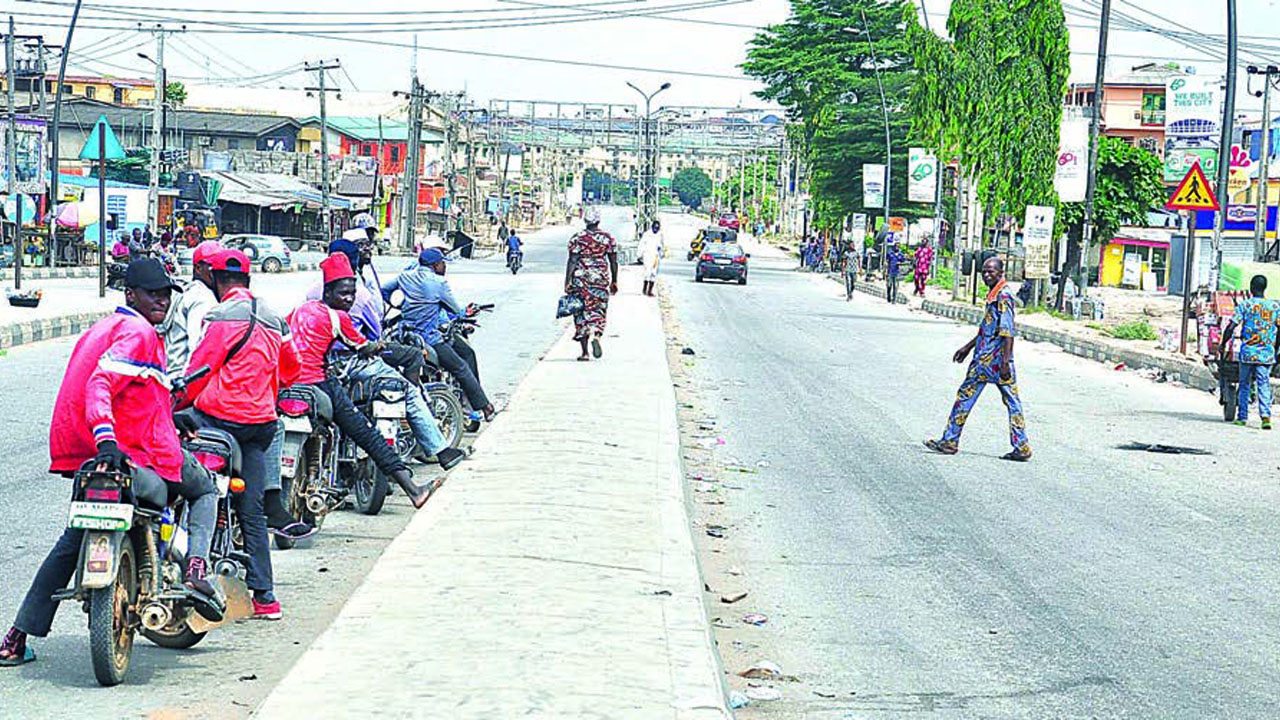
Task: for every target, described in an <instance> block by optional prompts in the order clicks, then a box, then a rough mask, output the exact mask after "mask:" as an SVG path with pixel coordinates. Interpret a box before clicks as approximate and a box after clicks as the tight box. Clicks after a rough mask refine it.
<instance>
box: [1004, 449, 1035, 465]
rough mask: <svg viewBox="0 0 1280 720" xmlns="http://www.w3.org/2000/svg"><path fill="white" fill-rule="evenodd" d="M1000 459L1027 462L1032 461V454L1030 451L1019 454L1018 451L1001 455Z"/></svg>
mask: <svg viewBox="0 0 1280 720" xmlns="http://www.w3.org/2000/svg"><path fill="white" fill-rule="evenodd" d="M1000 459H1001V460H1008V461H1009V462H1026V461H1028V460H1030V459H1031V453H1030V452H1029V451H1028V452H1018V451H1017V450H1010V451H1009V452H1007V453H1005V454H1004V455H1001V456H1000Z"/></svg>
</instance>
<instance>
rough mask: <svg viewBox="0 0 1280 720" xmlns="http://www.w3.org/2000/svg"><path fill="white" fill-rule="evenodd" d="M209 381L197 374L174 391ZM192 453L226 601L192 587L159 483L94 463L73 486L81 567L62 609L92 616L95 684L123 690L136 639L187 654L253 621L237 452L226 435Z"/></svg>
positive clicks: (190, 444)
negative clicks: (233, 624) (227, 628)
mask: <svg viewBox="0 0 1280 720" xmlns="http://www.w3.org/2000/svg"><path fill="white" fill-rule="evenodd" d="M207 372H208V368H202V369H201V370H200V371H198V372H197V373H195V374H193V375H192V376H190V377H189V378H187V379H186V381H185V382H183V381H180V382H179V383H177V385H178V386H179V387H185V385H186V382H189V381H190V380H193V379H195V378H197V377H199V376H201V375H203V374H205V373H207ZM185 444H186V447H187V448H188V449H189V451H191V452H192V453H193V454H195V455H196V457H197V458H198V459H199V460H200V462H201V463H202V464H203V465H204V466H205V467H206V469H208V470H210V472H211V473H212V474H213V477H214V480H215V483H216V485H217V487H218V505H217V507H218V513H217V523H216V525H215V528H214V535H213V543H212V547H211V549H210V558H209V559H210V561H211V562H212V565H213V568H214V571H215V574H214V576H213V577H211V578H210V580H211V582H213V583H214V584H215V585H216V586H217V587H218V588H219V590H220V591H221V593H222V594H223V596H224V598H225V605H224V607H223V608H221V609H220V608H219V603H218V600H217V599H216V598H209V597H207V596H204V595H202V594H200V593H198V592H196V591H194V590H192V589H191V588H189V587H187V586H186V585H185V584H184V582H183V578H184V577H185V576H186V550H187V530H186V528H187V526H188V514H189V513H188V508H187V507H186V504H185V503H184V502H183V501H182V499H181V498H180V497H179V498H177V499H175V500H174V502H172V503H169V502H168V497H167V488H165V487H163V485H162V483H163V482H164V481H163V480H159V481H158V482H159V483H161V485H160V486H157V485H156V482H157V481H156V480H154V479H152V480H150V481H148V482H146V483H141V482H135V478H136V477H137V475H136V472H132V473H131V472H121V471H114V470H113V471H105V472H98V470H97V468H96V466H95V464H94V461H92V460H91V461H89V462H87V463H85V464H84V465H83V466H82V467H81V469H80V471H79V472H77V473H76V475H75V477H74V483H73V489H72V498H71V507H70V510H69V512H68V518H67V526H68V527H70V528H74V529H77V530H83V531H84V536H83V539H82V540H81V545H80V558H79V560H78V561H77V569H76V574H75V577H74V579H73V581H72V584H71V587H69V588H67V589H65V590H61V591H59V592H57V593H54V595H53V599H54V600H57V601H63V600H77V601H79V602H80V603H81V604H82V606H83V607H84V610H85V612H86V613H88V615H89V652H90V657H91V658H92V662H93V672H94V676H95V677H96V678H97V680H98V683H99V684H101V685H104V686H112V685H118V684H119V683H121V682H122V681H123V680H124V678H125V675H126V674H127V673H128V670H129V664H130V661H131V659H132V655H133V639H134V635H135V633H137V632H141V634H142V635H143V636H144V637H146V638H148V639H149V640H151V641H152V642H154V643H155V644H157V645H160V646H161V647H166V648H189V647H192V646H194V645H195V644H196V643H198V642H200V641H201V640H202V639H204V636H205V634H207V633H208V631H209V630H210V629H212V628H213V627H216V626H218V625H221V624H223V623H225V622H228V621H231V620H235V619H238V618H241V617H247V616H249V615H251V614H252V613H253V609H252V603H251V600H250V595H249V590H248V588H247V587H246V586H245V585H244V580H243V575H244V555H243V553H242V552H240V551H239V550H238V549H237V547H236V536H237V534H238V531H239V521H238V519H237V517H236V513H235V507H234V503H233V500H232V495H233V494H235V493H238V492H241V491H243V490H244V481H243V480H242V479H240V478H239V474H240V449H239V447H238V446H237V445H236V442H235V440H234V439H232V438H231V437H230V436H229V435H227V434H226V433H223V432H221V431H218V430H213V429H202V430H200V432H199V434H198V437H197V438H196V439H193V440H190V441H187V442H186V443H185Z"/></svg>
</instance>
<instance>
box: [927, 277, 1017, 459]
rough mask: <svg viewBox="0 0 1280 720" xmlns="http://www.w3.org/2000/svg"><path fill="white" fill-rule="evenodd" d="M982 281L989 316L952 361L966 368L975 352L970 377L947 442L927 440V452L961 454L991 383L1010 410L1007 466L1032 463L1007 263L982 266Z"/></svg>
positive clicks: (962, 389)
mask: <svg viewBox="0 0 1280 720" xmlns="http://www.w3.org/2000/svg"><path fill="white" fill-rule="evenodd" d="M982 281H983V282H985V283H986V284H987V287H988V288H990V291H989V292H988V293H987V313H986V316H985V317H984V318H983V319H982V324H981V325H980V326H978V334H977V336H976V337H974V338H973V339H972V340H970V341H969V342H968V343H965V346H964V347H962V348H960V349H959V350H957V351H956V354H955V355H954V356H952V359H953V360H955V361H956V362H957V363H962V362H964V359H965V358H966V357H968V355H969V353H970V352H971V351H975V349H976V352H974V355H973V362H971V363H969V372H968V373H966V374H965V377H964V382H962V383H961V384H960V391H959V392H958V393H957V394H956V404H955V406H954V407H953V408H952V409H951V418H950V419H949V420H948V421H947V429H946V430H945V431H944V432H943V433H942V439H941V440H926V441H925V443H924V444H925V447H927V448H929V449H930V450H933V451H934V452H938V453H942V454H943V455H955V454H956V453H957V452H959V451H960V433H961V432H962V431H963V430H964V423H965V421H966V420H968V419H969V411H971V410H972V409H973V405H974V403H976V402H978V396H979V395H980V394H982V389H983V388H984V387H986V386H987V384H988V383H995V386H996V388H998V389H999V390H1000V397H1001V398H1003V399H1004V405H1005V407H1006V408H1008V410H1009V442H1010V444H1012V445H1013V450H1012V451H1011V452H1009V453H1007V454H1005V455H1003V456H1001V459H1002V460H1013V461H1015V462H1026V461H1027V460H1030V459H1031V445H1030V444H1029V443H1028V442H1027V424H1026V420H1025V419H1024V418H1023V416H1022V401H1021V400H1020V399H1019V398H1018V378H1017V375H1016V374H1015V373H1014V370H1013V294H1012V293H1010V292H1009V288H1008V283H1006V282H1005V279H1004V261H1003V260H1001V259H1000V258H997V257H993V258H990V259H988V260H987V261H986V262H985V263H983V264H982Z"/></svg>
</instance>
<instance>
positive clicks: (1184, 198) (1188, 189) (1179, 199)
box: [1165, 162, 1218, 210]
mask: <svg viewBox="0 0 1280 720" xmlns="http://www.w3.org/2000/svg"><path fill="white" fill-rule="evenodd" d="M1165 207H1166V208H1168V209H1170V210H1217V209H1218V199H1217V198H1216V197H1214V195H1213V188H1212V187H1210V185H1209V179H1208V178H1206V177H1205V176H1204V171H1203V170H1201V169H1200V163H1199V162H1197V163H1194V164H1193V165H1192V166H1191V169H1190V170H1188V171H1187V175H1186V177H1184V178H1182V182H1181V183H1178V189H1177V190H1174V191H1173V197H1171V198H1169V202H1167V203H1165Z"/></svg>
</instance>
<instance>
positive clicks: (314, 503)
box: [275, 385, 347, 550]
mask: <svg viewBox="0 0 1280 720" xmlns="http://www.w3.org/2000/svg"><path fill="white" fill-rule="evenodd" d="M276 408H277V409H278V411H279V413H280V421H281V422H282V423H283V424H284V445H283V447H282V449H281V452H280V496H281V497H282V498H284V508H285V510H286V511H288V513H289V515H290V516H292V517H293V518H294V519H295V520H298V521H300V522H304V523H306V524H307V525H310V526H311V527H313V528H316V529H317V530H319V529H320V526H321V525H322V524H323V523H324V517H325V515H328V514H329V511H331V510H333V509H335V508H337V507H338V506H339V505H341V504H342V503H343V502H344V501H345V500H346V496H347V493H346V491H345V490H343V489H341V488H340V487H339V486H338V451H337V448H338V441H339V433H338V426H337V425H336V424H335V423H334V421H333V402H332V401H330V400H329V396H328V395H325V394H324V392H323V391H321V390H320V389H319V388H316V387H312V386H310V385H295V386H292V387H287V388H284V389H283V390H281V391H280V393H279V395H278V397H277V399H276ZM296 542H297V541H296V540H293V539H292V538H287V537H284V536H283V535H276V536H275V545H276V548H277V549H280V550H289V549H291V548H292V547H293V546H294V544H295V543H296Z"/></svg>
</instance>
